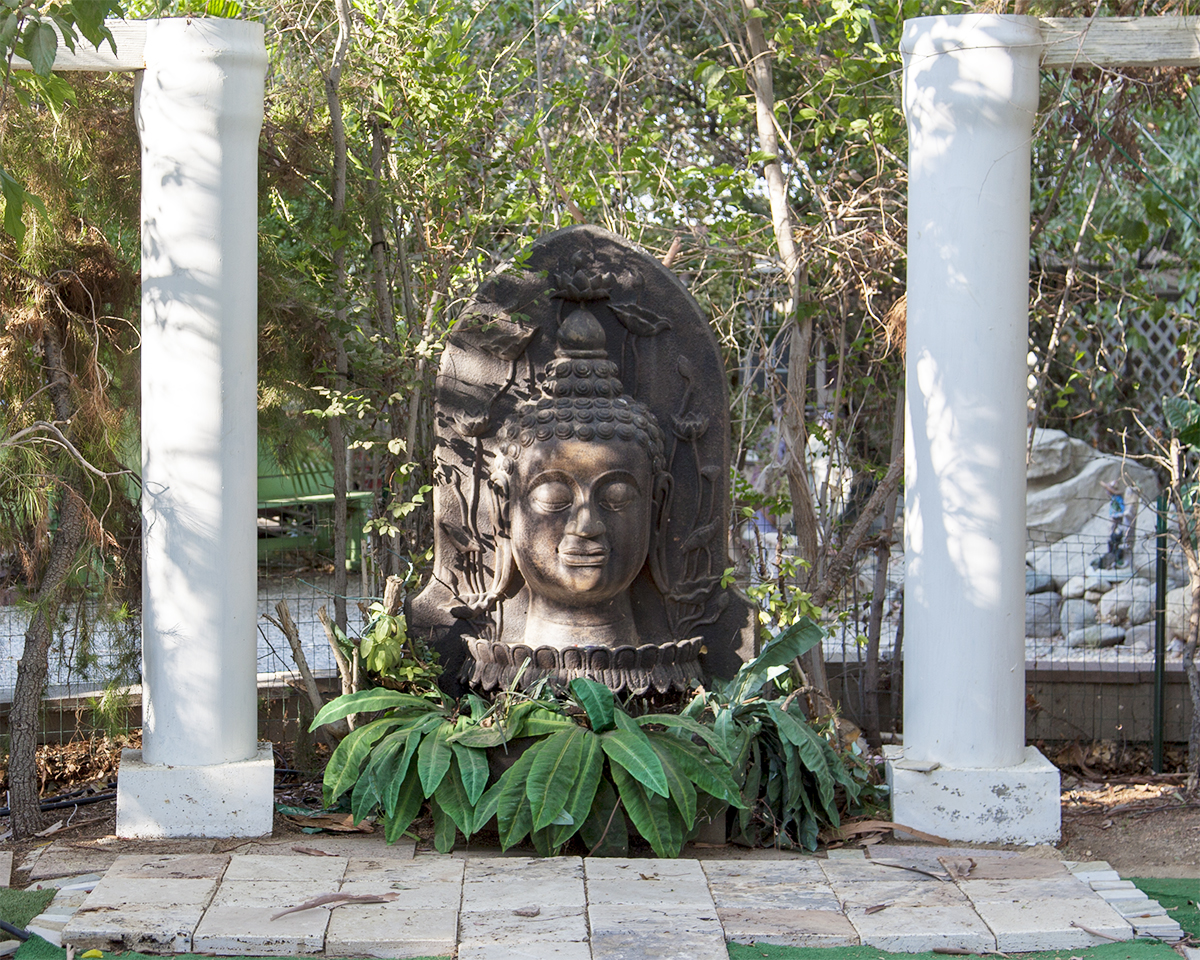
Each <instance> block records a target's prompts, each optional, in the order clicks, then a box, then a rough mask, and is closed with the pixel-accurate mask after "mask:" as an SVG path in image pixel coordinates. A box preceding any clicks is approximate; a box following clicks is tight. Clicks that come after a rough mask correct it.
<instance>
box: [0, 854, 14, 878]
mask: <svg viewBox="0 0 1200 960" xmlns="http://www.w3.org/2000/svg"><path fill="white" fill-rule="evenodd" d="M12 869H13V854H12V851H11V850H5V851H4V852H3V853H0V887H7V886H8V885H9V883H10V882H11V881H12Z"/></svg>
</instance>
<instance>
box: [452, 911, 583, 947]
mask: <svg viewBox="0 0 1200 960" xmlns="http://www.w3.org/2000/svg"><path fill="white" fill-rule="evenodd" d="M531 912H532V910H527V909H519V910H473V911H465V910H464V911H463V913H462V914H461V915H460V917H459V924H458V942H459V944H460V945H461V946H467V947H475V946H488V945H491V944H501V945H503V944H514V943H521V944H524V943H586V942H587V939H588V922H587V910H586V907H584V905H583V904H582V903H581V904H580V905H579V906H577V907H575V906H572V907H539V908H537V914H536V915H534V916H527V915H526V914H528V913H531Z"/></svg>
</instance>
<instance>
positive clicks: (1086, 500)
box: [1025, 441, 1158, 543]
mask: <svg viewBox="0 0 1200 960" xmlns="http://www.w3.org/2000/svg"><path fill="white" fill-rule="evenodd" d="M1080 442H1081V441H1074V443H1080ZM1084 446H1085V448H1086V449H1088V450H1089V451H1090V452H1091V454H1092V456H1090V457H1089V458H1088V459H1086V460H1085V461H1084V463H1083V465H1082V467H1081V469H1080V470H1079V471H1078V472H1077V473H1074V474H1073V475H1071V476H1068V477H1067V478H1066V479H1064V480H1062V481H1061V482H1056V483H1051V484H1049V485H1048V486H1038V485H1036V484H1027V486H1026V492H1025V526H1026V530H1027V536H1028V537H1029V538H1030V539H1031V540H1034V541H1035V542H1041V543H1055V542H1056V541H1058V540H1061V539H1062V538H1063V537H1068V536H1070V535H1071V534H1074V533H1079V532H1080V531H1081V530H1082V529H1083V527H1084V526H1085V525H1086V524H1087V523H1088V521H1090V520H1092V519H1093V518H1094V517H1096V516H1097V515H1100V516H1103V517H1104V518H1105V520H1106V521H1107V516H1108V501H1109V495H1108V492H1107V491H1106V490H1105V489H1104V487H1103V486H1101V484H1102V483H1105V482H1109V483H1118V484H1121V485H1122V486H1125V485H1130V486H1133V487H1136V488H1137V489H1138V492H1139V493H1140V495H1141V502H1142V503H1143V504H1147V503H1152V502H1153V500H1154V498H1155V497H1157V496H1158V480H1157V478H1156V477H1155V475H1154V471H1153V470H1150V469H1149V468H1147V467H1144V466H1142V465H1141V464H1140V463H1135V462H1134V461H1132V460H1122V459H1121V458H1120V457H1114V456H1110V455H1109V454H1102V453H1098V452H1097V451H1095V450H1091V448H1090V447H1086V444H1085V445H1084ZM1138 527H1139V529H1146V528H1143V527H1142V526H1141V519H1140V518H1139V521H1138ZM1149 529H1150V530H1153V529H1154V527H1153V526H1151V527H1149ZM1105 539H1107V535H1106V536H1105Z"/></svg>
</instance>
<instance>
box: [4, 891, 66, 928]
mask: <svg viewBox="0 0 1200 960" xmlns="http://www.w3.org/2000/svg"><path fill="white" fill-rule="evenodd" d="M56 893H58V891H57V890H56V889H54V887H48V888H47V889H45V890H9V889H7V888H0V920H3V921H4V922H5V923H11V924H12V925H13V926H14V927H21V928H22V929H23V928H24V927H25V924H27V923H28V922H29V921H30V920H32V919H33V918H34V917H36V916H37V915H38V914H39V913H41V912H42V911H43V910H45V909H46V904H48V903H49V902H50V901H51V900H53V899H54V895H55V894H56ZM6 939H8V934H6V933H5V934H0V940H6Z"/></svg>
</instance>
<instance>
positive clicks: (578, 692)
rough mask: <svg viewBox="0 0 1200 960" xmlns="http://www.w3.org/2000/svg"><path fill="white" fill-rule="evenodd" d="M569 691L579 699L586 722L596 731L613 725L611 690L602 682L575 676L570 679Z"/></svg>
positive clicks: (600, 731) (610, 727) (601, 730)
mask: <svg viewBox="0 0 1200 960" xmlns="http://www.w3.org/2000/svg"><path fill="white" fill-rule="evenodd" d="M570 686H571V693H573V694H574V695H575V699H576V700H578V701H579V705H580V706H581V707H583V709H584V712H586V713H587V716H588V722H589V723H591V725H592V729H593V730H595V731H596V732H597V733H603V732H604V731H605V730H611V729H612V728H613V726H614V725H615V721H614V720H613V708H614V706H615V704H614V701H613V692H612V691H611V690H609V689H608V687H606V686H605V685H604V684H602V683H597V682H596V681H595V680H589V679H588V678H587V677H576V678H575V679H574V680H572V681H571V684H570Z"/></svg>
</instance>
